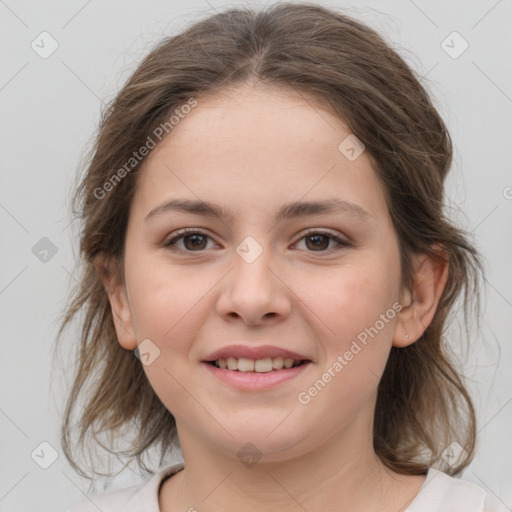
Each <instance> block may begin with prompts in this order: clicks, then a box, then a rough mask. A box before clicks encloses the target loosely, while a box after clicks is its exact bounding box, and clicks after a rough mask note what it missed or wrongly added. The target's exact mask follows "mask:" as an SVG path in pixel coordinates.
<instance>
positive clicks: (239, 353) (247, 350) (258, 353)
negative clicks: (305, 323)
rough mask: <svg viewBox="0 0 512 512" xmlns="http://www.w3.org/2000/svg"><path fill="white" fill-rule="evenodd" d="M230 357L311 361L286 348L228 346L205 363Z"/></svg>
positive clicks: (207, 357)
mask: <svg viewBox="0 0 512 512" xmlns="http://www.w3.org/2000/svg"><path fill="white" fill-rule="evenodd" d="M228 357H236V358H237V359H240V358H241V357H244V358H247V359H255V360H257V359H266V358H267V357H288V358H290V359H295V360H297V361H303V360H308V361H309V358H308V357H306V356H304V355H302V354H298V353H297V352H293V351H291V350H287V349H285V348H280V347H274V346H272V345H261V346H259V347H248V346H246V345H228V346H226V347H222V348H220V349H218V350H215V351H214V352H212V353H211V354H209V355H207V356H206V358H205V361H217V360H218V359H221V358H228Z"/></svg>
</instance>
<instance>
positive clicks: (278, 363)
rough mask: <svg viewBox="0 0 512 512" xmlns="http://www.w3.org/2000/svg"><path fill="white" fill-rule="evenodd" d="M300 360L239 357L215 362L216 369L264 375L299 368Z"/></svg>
mask: <svg viewBox="0 0 512 512" xmlns="http://www.w3.org/2000/svg"><path fill="white" fill-rule="evenodd" d="M301 363H302V361H301V360H295V359H291V358H289V357H266V358H265V359H248V358H246V357H241V358H240V359H237V358H236V357H228V358H224V357H223V358H221V359H217V361H215V366H217V368H222V369H228V370H234V371H236V370H238V371H239V372H258V373H265V372H271V371H272V370H282V369H283V368H292V367H293V366H299V364H301Z"/></svg>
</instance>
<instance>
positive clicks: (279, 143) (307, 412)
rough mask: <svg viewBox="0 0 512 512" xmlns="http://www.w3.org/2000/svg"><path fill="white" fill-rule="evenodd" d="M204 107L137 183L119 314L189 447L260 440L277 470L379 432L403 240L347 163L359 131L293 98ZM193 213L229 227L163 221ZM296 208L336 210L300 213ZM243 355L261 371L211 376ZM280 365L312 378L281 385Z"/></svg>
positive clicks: (221, 101) (229, 449)
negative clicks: (347, 439) (330, 445)
mask: <svg viewBox="0 0 512 512" xmlns="http://www.w3.org/2000/svg"><path fill="white" fill-rule="evenodd" d="M197 99H198V104H197V106H196V107H195V108H194V109H193V110H192V111H191V112H190V113H189V114H188V115H187V116H186V117H184V119H182V120H181V121H180V122H179V124H178V125H177V126H175V127H174V129H173V130H172V132H171V133H170V134H169V135H168V136H167V138H165V139H164V140H163V141H162V143H161V144H160V145H159V146H158V147H157V148H155V149H154V150H153V151H152V152H151V153H150V155H149V157H148V158H147V159H146V161H145V163H144V166H143V167H142V169H141V172H140V175H139V177H138V180H139V181H138V186H137V191H136V194H135V196H134V198H133V201H132V205H131V210H130V216H129V223H128V229H127V234H126V249H125V262H124V263H125V279H126V288H125V289H123V291H122V294H121V298H120V299H119V301H118V302H115V301H114V302H113V306H114V307H115V310H116V315H115V316H116V329H117V333H118V337H119V341H120V343H121V345H122V346H123V347H124V348H126V349H134V348H136V347H137V344H139V343H141V342H143V340H146V341H144V343H145V345H144V346H143V347H145V349H144V350H141V352H144V353H147V354H149V355H146V356H145V357H146V360H147V362H148V363H150V364H147V365H144V370H145V372H146V374H147V376H148V379H149V381H150V383H151V385H152V387H153V388H154V390H155V392H156V394H157V395H158V396H159V398H160V399H161V401H162V402H163V404H165V406H166V407H167V408H168V409H169V410H170V411H171V413H172V414H173V415H174V417H175V418H176V422H177V425H178V431H179V433H180V437H181V436H182V435H183V436H184V437H185V436H188V437H189V438H190V437H193V438H194V439H195V440H196V441H200V442H201V443H202V444H203V445H205V446H210V447H212V449H215V450H217V451H219V452H223V453H225V454H229V455H231V456H234V455H236V453H237V452H238V451H239V450H240V449H241V447H243V446H244V445H245V444H246V443H248V442H251V443H253V444H254V445H255V446H256V447H257V448H258V450H260V452H261V453H262V454H264V455H265V456H266V457H267V458H268V460H273V459H275V460H279V459H285V458H287V457H292V456H295V455H298V454H301V453H306V452H308V451H309V450H313V449H315V448H316V447H319V446H320V445H322V444H323V443H324V442H325V441H326V440H327V439H335V438H336V436H338V437H342V436H347V435H349V433H350V432H352V434H354V433H355V432H365V433H368V432H369V430H370V429H369V427H368V426H369V424H370V422H371V420H372V414H373V410H374V407H375V399H376V391H377V385H378V382H379V378H380V376H381V374H382V372H383V370H384V367H385V364H386V360H387V358H388V354H389V351H390V348H391V346H392V344H393V340H394V338H395V336H396V332H397V319H398V310H399V308H400V305H399V304H400V303H399V302H398V301H399V299H400V258H399V249H398V241H397V237H396V233H395V231H394V228H393V225H392V222H391V219H390V216H389V213H388V208H387V205H386V202H385V197H384V191H383V188H382V186H381V184H380V182H379V181H378V179H377V177H376V174H375V172H374V170H373V169H372V166H371V163H370V160H369V157H368V155H367V154H366V153H365V152H363V153H362V154H361V155H360V156H358V157H357V158H355V159H354V158H353V156H354V155H352V153H351V152H350V150H348V152H347V150H346V145H347V144H348V142H345V143H344V144H345V145H344V146H343V145H342V150H340V149H339V146H340V144H341V143H342V142H343V141H344V140H345V139H346V138H347V137H348V136H349V135H350V134H351V131H350V129H349V128H348V127H347V126H346V125H345V124H344V123H343V122H342V121H341V120H340V119H338V118H337V117H334V116H333V115H331V114H330V113H328V112H327V111H326V110H323V109H322V108H321V107H320V106H317V105H314V104H313V102H307V101H305V100H304V99H302V98H301V97H299V96H297V95H294V94H293V93H290V92H287V91H284V90H276V89H270V88H267V87H266V86H265V87H264V86H261V85H260V86H257V87H255V88H250V87H241V88H238V89H236V90H235V89H233V90H232V91H229V93H228V92H226V93H224V94H222V95H218V96H216V97H209V98H206V99H201V98H197ZM349 141H350V139H349ZM349 146H350V144H349ZM343 148H345V150H343ZM356 149H357V148H356ZM347 155H348V156H350V157H351V158H347ZM177 200H180V201H189V202H196V201H205V202H208V203H211V204H213V205H216V207H217V208H218V209H219V210H222V212H223V213H225V214H226V215H225V216H217V215H213V214H211V213H209V212H208V211H207V210H206V209H203V210H202V211H201V210H200V209H198V208H196V209H195V211H186V210H185V209H178V208H172V207H171V206H170V205H169V204H167V206H165V205H166V203H168V202H169V201H177ZM295 202H303V203H313V202H314V203H326V202H330V203H332V205H334V206H332V209H327V208H324V209H323V210H322V209H321V208H319V207H317V208H316V209H314V208H313V207H310V208H307V207H303V208H302V209H300V208H292V207H288V208H287V209H284V208H285V206H286V205H289V203H295ZM336 202H337V204H336ZM159 207H160V208H159ZM157 208H158V209H157ZM155 209H156V210H155ZM150 212H153V213H152V214H150ZM278 212H281V213H283V212H284V213H285V214H286V215H281V216H279V217H277V214H278ZM185 228H187V229H188V230H190V231H189V232H188V233H185V235H184V236H183V229H185ZM111 300H112V299H111ZM121 323H122V324H123V325H122V327H121V326H120V324H121ZM148 340H149V341H148ZM223 349H226V351H225V352H218V351H222V350H223ZM216 352H217V354H215V353H216ZM230 355H231V357H235V358H237V359H238V360H237V359H235V360H234V363H233V360H231V365H233V364H237V363H238V362H240V364H241V367H240V368H241V369H242V368H245V367H244V366H243V365H244V364H247V365H249V366H248V368H250V367H251V366H250V365H251V361H252V360H266V361H264V362H263V363H262V362H257V363H256V365H257V367H258V368H259V369H260V370H263V371H261V372H260V371H252V372H244V371H241V370H230V369H223V368H217V367H214V366H213V365H212V364H211V363H210V362H211V361H212V360H219V359H222V358H224V359H225V358H227V357H228V356H230ZM221 356H222V357H221ZM251 356H252V357H251ZM279 356H285V357H286V356H291V357H289V358H290V359H293V360H294V362H293V364H294V365H295V364H297V363H295V361H304V362H303V363H302V364H300V365H299V366H294V367H292V368H289V369H288V368H286V367H285V368H283V369H280V370H279V369H276V370H272V371H267V370H268V369H269V366H268V365H269V364H270V366H272V365H274V366H276V368H279V367H281V366H282V364H283V363H284V362H285V361H284V359H283V360H280V359H279ZM268 357H271V359H270V363H269V361H268ZM272 357H273V359H272ZM240 359H248V361H240ZM228 363H229V361H226V364H228ZM217 364H219V365H220V366H223V365H224V363H222V361H218V363H217ZM288 364H289V363H288ZM232 367H234V368H236V367H235V366H232ZM354 435H355V434H354Z"/></svg>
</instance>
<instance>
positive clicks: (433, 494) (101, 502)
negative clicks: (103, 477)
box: [66, 463, 486, 512]
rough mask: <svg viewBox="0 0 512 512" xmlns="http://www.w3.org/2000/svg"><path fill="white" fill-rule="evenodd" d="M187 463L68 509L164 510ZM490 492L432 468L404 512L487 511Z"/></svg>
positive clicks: (92, 511) (85, 511)
mask: <svg viewBox="0 0 512 512" xmlns="http://www.w3.org/2000/svg"><path fill="white" fill-rule="evenodd" d="M181 469H183V463H179V464H175V465H173V466H169V467H167V468H165V469H163V470H161V471H159V472H158V473H155V474H154V475H153V476H152V477H151V479H150V480H148V481H147V482H146V483H143V484H140V485H137V486H132V487H127V488H125V489H119V490H115V491H106V492H103V493H100V494H96V495H93V496H91V497H90V498H89V499H87V500H84V501H81V502H80V503H79V504H78V505H75V506H74V507H71V508H69V509H67V510H66V512H98V510H101V511H102V512H141V511H143V512H160V508H159V506H158V492H159V490H160V485H161V484H162V482H163V481H164V480H165V479H166V478H167V477H170V476H171V475H173V474H174V473H177V472H178V471H180V470H181ZM485 497H486V493H485V491H484V490H483V489H482V488H481V487H478V486H477V485H475V484H473V483H471V482H466V481H464V480H459V479H458V478H454V477H451V476H449V475H447V474H446V473H443V472H441V471H438V470H436V469H432V468H430V469H429V471H428V473H427V478H426V479H425V482H424V483H423V485H422V486H421V489H420V491H419V492H418V494H417V495H416V497H415V498H414V500H413V501H412V503H411V504H410V505H409V506H408V507H407V509H405V510H404V512H485V509H484V506H485Z"/></svg>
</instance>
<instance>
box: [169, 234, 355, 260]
mask: <svg viewBox="0 0 512 512" xmlns="http://www.w3.org/2000/svg"><path fill="white" fill-rule="evenodd" d="M187 235H189V236H190V235H201V236H205V237H207V238H210V239H211V237H210V236H209V235H207V234H206V233H204V232H202V231H198V230H197V229H194V228H184V229H182V230H180V231H178V232H177V233H176V236H174V237H173V238H171V239H170V240H169V241H167V242H164V244H163V246H164V247H166V248H168V249H169V250H171V251H174V252H178V251H181V252H188V253H195V252H197V253H200V252H204V251H206V249H202V250H199V251H188V250H182V249H176V248H175V247H173V245H174V244H175V243H176V242H177V241H178V240H180V239H182V238H184V237H185V236H187ZM311 235H323V236H327V237H329V238H330V239H331V240H334V241H335V242H337V243H338V244H339V245H338V246H336V247H331V249H326V250H323V251H308V252H313V253H315V252H318V253H323V254H331V253H332V252H334V251H338V250H341V249H342V248H345V247H349V246H350V244H349V243H348V242H347V241H345V240H342V239H341V238H339V237H338V236H336V235H334V234H332V233H329V232H327V231H315V230H311V231H308V232H307V233H305V234H304V235H303V236H302V237H301V238H300V239H299V241H300V240H302V239H304V238H307V237H308V236H311Z"/></svg>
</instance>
